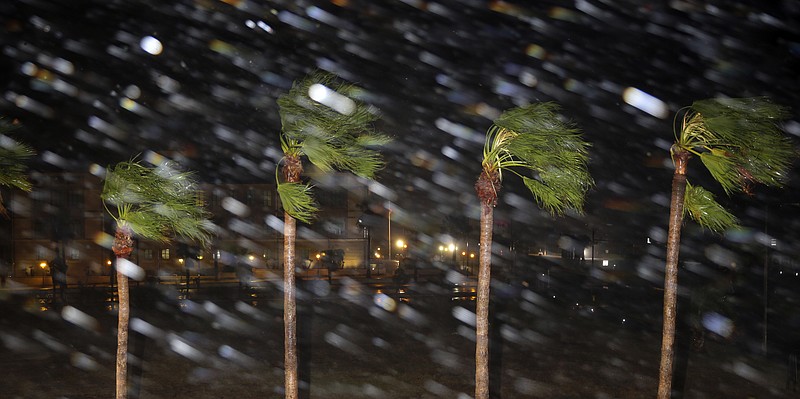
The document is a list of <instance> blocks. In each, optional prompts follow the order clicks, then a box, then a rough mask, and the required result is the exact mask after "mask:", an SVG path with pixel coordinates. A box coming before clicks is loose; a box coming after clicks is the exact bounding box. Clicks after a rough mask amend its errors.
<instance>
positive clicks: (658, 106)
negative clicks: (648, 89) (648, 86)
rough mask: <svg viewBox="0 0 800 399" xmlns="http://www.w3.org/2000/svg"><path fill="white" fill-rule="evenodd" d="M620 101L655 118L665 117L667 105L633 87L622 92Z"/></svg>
mask: <svg viewBox="0 0 800 399" xmlns="http://www.w3.org/2000/svg"><path fill="white" fill-rule="evenodd" d="M622 99H623V100H625V102H626V103H627V104H628V105H631V106H633V107H636V108H638V109H640V110H642V111H644V112H647V113H648V114H650V115H653V116H655V117H656V118H661V119H664V118H666V117H667V113H668V111H669V110H668V109H667V104H665V103H664V102H663V101H661V100H659V99H657V98H655V97H653V96H651V95H650V94H647V93H645V92H643V91H641V90H639V89H637V88H635V87H628V88H626V89H625V91H623V92H622Z"/></svg>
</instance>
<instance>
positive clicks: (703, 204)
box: [684, 183, 738, 233]
mask: <svg viewBox="0 0 800 399" xmlns="http://www.w3.org/2000/svg"><path fill="white" fill-rule="evenodd" d="M684 204H685V205H684V211H685V212H686V213H687V214H688V215H689V216H690V217H691V218H692V219H693V220H694V221H695V222H697V224H699V225H700V226H702V227H704V228H707V229H710V230H712V231H714V232H717V233H720V232H723V231H725V230H728V229H731V228H734V227H736V226H737V225H738V222H737V220H736V217H735V216H733V214H732V213H730V212H728V211H727V210H726V209H725V208H724V207H723V206H722V205H720V204H719V203H718V202H717V201H716V200H714V194H712V193H711V192H709V191H708V190H706V189H704V188H702V187H700V186H693V185H691V184H688V183H687V187H686V197H685V199H684Z"/></svg>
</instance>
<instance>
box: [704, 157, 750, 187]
mask: <svg viewBox="0 0 800 399" xmlns="http://www.w3.org/2000/svg"><path fill="white" fill-rule="evenodd" d="M700 161H702V162H703V165H705V167H706V169H708V171H709V173H711V176H712V177H713V178H714V180H716V181H717V182H719V184H720V185H721V186H722V188H723V190H725V192H726V193H728V194H730V193H731V192H735V191H738V190H740V189H741V187H742V182H741V175H740V172H739V170H738V169H737V168H736V162H735V160H734V159H733V157H732V156H731V155H730V154H729V153H727V152H726V151H724V150H720V149H717V148H712V149H711V150H710V151H706V152H702V153H700Z"/></svg>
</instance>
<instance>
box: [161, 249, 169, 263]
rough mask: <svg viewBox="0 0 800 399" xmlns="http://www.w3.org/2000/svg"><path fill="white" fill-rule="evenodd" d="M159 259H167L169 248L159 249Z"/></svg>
mask: <svg viewBox="0 0 800 399" xmlns="http://www.w3.org/2000/svg"><path fill="white" fill-rule="evenodd" d="M161 259H163V260H169V248H164V249H162V250H161Z"/></svg>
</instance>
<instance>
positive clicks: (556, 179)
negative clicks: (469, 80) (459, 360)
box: [475, 102, 594, 399]
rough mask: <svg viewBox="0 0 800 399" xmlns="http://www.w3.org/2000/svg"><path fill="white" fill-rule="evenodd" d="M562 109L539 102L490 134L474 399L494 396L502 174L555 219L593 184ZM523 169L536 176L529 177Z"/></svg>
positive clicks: (480, 185)
mask: <svg viewBox="0 0 800 399" xmlns="http://www.w3.org/2000/svg"><path fill="white" fill-rule="evenodd" d="M557 111H558V105H556V104H555V103H549V102H548V103H538V104H531V105H527V106H523V107H519V108H513V109H511V110H508V111H506V112H504V113H503V114H502V115H500V117H499V118H497V119H496V120H495V121H494V124H493V125H492V127H491V128H490V129H489V131H488V132H487V133H486V143H485V144H484V147H483V161H482V162H481V166H482V168H483V170H482V171H481V174H480V177H479V178H478V181H477V183H475V190H476V191H477V193H478V198H479V199H480V201H481V237H480V247H481V248H480V266H479V269H478V293H477V311H476V350H475V399H487V398H488V397H489V285H490V279H491V262H492V225H493V223H494V216H493V212H494V207H495V205H496V204H497V195H498V192H499V191H500V184H501V182H502V179H503V172H504V171H506V172H511V173H514V174H516V175H518V176H520V177H521V178H522V181H523V183H524V184H525V186H526V187H527V188H528V189H529V190H530V191H531V194H533V197H534V198H535V199H536V201H537V202H538V204H539V206H541V207H543V208H544V209H546V210H548V211H549V212H551V213H553V214H563V213H564V212H565V211H566V210H567V209H574V210H577V211H579V212H581V211H582V210H583V202H584V197H585V195H586V191H587V190H588V189H589V188H590V187H591V186H592V185H593V184H594V182H593V181H592V178H591V176H590V175H589V172H588V170H587V167H586V163H587V158H588V154H587V147H588V146H589V145H588V144H587V143H586V142H584V141H583V140H582V139H581V137H580V135H579V134H578V129H577V128H575V127H573V126H572V125H570V124H567V123H564V122H562V121H560V120H559V119H558V115H557ZM519 170H522V171H527V172H528V173H531V174H532V175H531V176H525V175H523V174H521V173H520V172H519Z"/></svg>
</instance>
